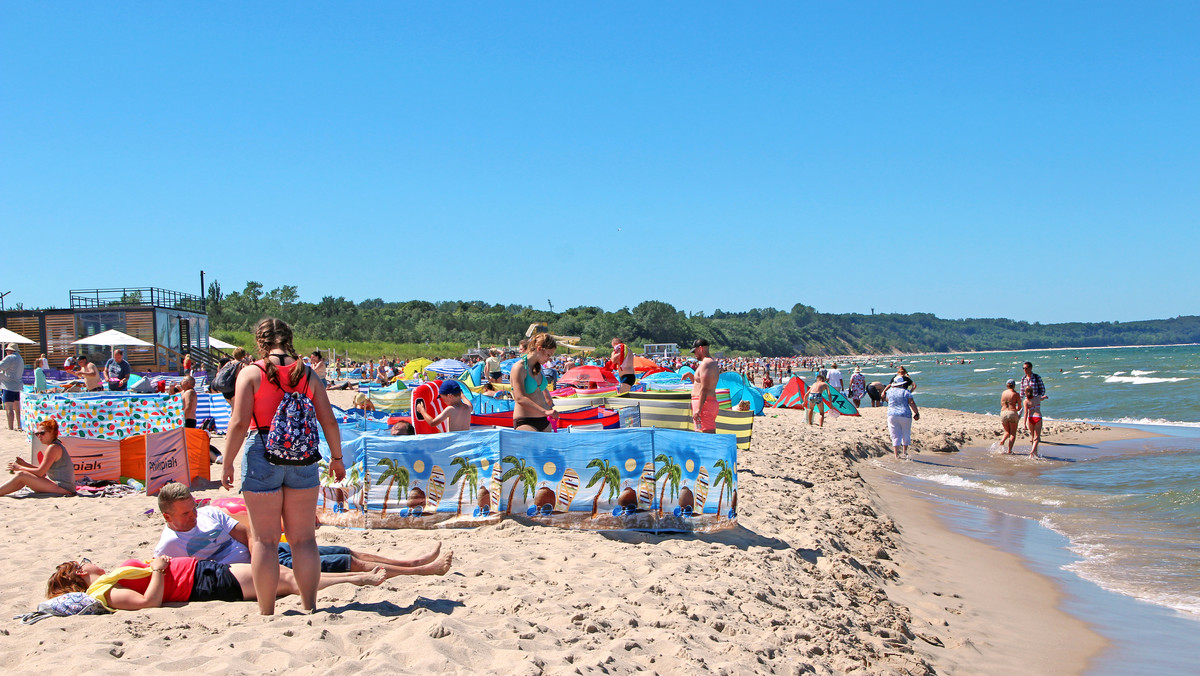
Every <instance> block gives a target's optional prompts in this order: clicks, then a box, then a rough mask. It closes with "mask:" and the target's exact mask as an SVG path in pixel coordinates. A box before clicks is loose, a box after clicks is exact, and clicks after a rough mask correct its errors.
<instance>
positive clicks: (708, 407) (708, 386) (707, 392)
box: [692, 338, 721, 434]
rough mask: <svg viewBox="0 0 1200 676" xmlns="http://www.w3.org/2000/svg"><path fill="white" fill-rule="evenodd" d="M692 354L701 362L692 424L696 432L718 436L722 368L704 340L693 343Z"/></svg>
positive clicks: (696, 378)
mask: <svg viewBox="0 0 1200 676" xmlns="http://www.w3.org/2000/svg"><path fill="white" fill-rule="evenodd" d="M692 354H694V355H696V359H699V360H700V363H699V364H697V365H696V377H695V379H694V380H693V381H692V422H693V423H695V425H696V431H698V432H704V433H706V434H716V433H717V378H719V377H720V375H721V367H720V366H718V365H717V362H716V361H715V360H714V359H713V358H712V355H711V353H710V351H709V348H708V341H707V340H706V339H704V338H697V339H696V341H695V342H694V343H692Z"/></svg>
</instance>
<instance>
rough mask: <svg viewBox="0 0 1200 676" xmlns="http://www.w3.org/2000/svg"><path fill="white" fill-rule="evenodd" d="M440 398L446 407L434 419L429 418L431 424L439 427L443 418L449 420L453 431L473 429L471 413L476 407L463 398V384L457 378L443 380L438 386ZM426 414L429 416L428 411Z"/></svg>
mask: <svg viewBox="0 0 1200 676" xmlns="http://www.w3.org/2000/svg"><path fill="white" fill-rule="evenodd" d="M438 398H439V399H441V400H442V403H443V404H445V405H446V408H444V409H442V412H441V413H439V414H437V416H436V417H434V418H433V419H432V420H428V422H429V424H430V426H432V427H437V426H438V425H440V424H441V422H442V421H443V420H449V421H450V431H451V432H466V431H467V430H469V429H471V413H472V412H473V411H474V409H473V408H472V407H471V405H470V404H469V403H467V402H466V401H464V400H463V393H462V386H461V385H459V384H458V381H457V380H446V381H443V382H442V384H441V385H439V386H438ZM422 411H424V408H422ZM424 415H425V416H426V417H428V414H427V413H426V414H424Z"/></svg>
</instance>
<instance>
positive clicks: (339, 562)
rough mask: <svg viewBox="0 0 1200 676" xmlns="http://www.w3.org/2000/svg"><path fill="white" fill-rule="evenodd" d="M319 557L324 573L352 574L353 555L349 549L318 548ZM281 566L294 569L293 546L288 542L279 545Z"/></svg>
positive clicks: (336, 547) (334, 547)
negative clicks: (351, 562)
mask: <svg viewBox="0 0 1200 676" xmlns="http://www.w3.org/2000/svg"><path fill="white" fill-rule="evenodd" d="M317 555H318V556H320V557H321V572H322V573H349V572H350V559H351V557H352V556H353V555H352V554H351V553H350V548H349V547H338V546H337V545H325V546H323V547H317ZM279 565H281V566H286V567H288V568H291V567H292V546H291V545H289V544H288V543H286V542H280V543H279Z"/></svg>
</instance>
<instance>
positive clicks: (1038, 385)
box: [1021, 361, 1050, 403]
mask: <svg viewBox="0 0 1200 676" xmlns="http://www.w3.org/2000/svg"><path fill="white" fill-rule="evenodd" d="M1024 369H1025V375H1024V376H1022V377H1021V392H1024V391H1025V390H1026V389H1028V388H1030V387H1032V388H1033V396H1035V397H1037V398H1038V403H1041V402H1043V401H1045V400H1047V399H1049V398H1050V397H1048V396H1046V384H1045V383H1044V382H1042V377H1041V376H1039V375H1038V374H1036V373H1034V372H1033V362H1028V361H1027V362H1025V366H1024Z"/></svg>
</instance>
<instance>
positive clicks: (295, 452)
mask: <svg viewBox="0 0 1200 676" xmlns="http://www.w3.org/2000/svg"><path fill="white" fill-rule="evenodd" d="M259 368H262V367H259ZM263 373H264V377H265V373H266V371H265V370H264V371H263ZM307 385H308V368H307V367H306V368H305V369H304V381H303V383H302V385H301V388H300V389H301V390H307V389H308V387H307ZM317 424H318V423H317V409H315V408H314V407H313V403H312V399H309V398H308V395H306V394H304V392H303V391H296V392H285V393H284V395H283V400H282V401H280V402H279V407H278V408H276V409H275V417H274V418H272V419H271V431H270V432H268V433H267V439H266V444H265V445H266V454H265V455H266V458H267V462H269V463H271V464H272V465H311V464H313V463H315V462H317V461H318V460H320V459H321V438H320V436H319V435H318V434H317Z"/></svg>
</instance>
